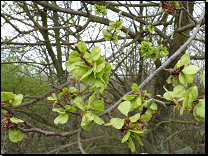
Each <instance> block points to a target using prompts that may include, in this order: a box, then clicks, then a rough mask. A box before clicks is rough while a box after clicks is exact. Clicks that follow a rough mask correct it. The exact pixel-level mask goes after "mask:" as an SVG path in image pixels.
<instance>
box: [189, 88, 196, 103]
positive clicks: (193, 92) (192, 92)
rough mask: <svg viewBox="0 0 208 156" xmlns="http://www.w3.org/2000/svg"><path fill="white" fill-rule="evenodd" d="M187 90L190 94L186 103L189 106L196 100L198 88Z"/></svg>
mask: <svg viewBox="0 0 208 156" xmlns="http://www.w3.org/2000/svg"><path fill="white" fill-rule="evenodd" d="M189 90H190V93H189V100H188V103H189V104H190V105H191V104H192V102H193V101H194V100H196V99H197V97H198V87H197V86H193V87H191V88H189Z"/></svg>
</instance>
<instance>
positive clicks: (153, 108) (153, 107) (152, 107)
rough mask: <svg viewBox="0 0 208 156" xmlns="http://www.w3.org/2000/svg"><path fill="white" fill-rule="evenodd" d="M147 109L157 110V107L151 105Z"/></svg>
mask: <svg viewBox="0 0 208 156" xmlns="http://www.w3.org/2000/svg"><path fill="white" fill-rule="evenodd" d="M149 108H150V109H152V110H157V105H156V104H155V103H152V104H151V106H150V107H149Z"/></svg>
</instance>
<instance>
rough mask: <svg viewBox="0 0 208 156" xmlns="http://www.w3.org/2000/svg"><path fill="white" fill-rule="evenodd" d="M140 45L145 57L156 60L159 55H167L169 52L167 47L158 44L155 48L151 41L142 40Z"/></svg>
mask: <svg viewBox="0 0 208 156" xmlns="http://www.w3.org/2000/svg"><path fill="white" fill-rule="evenodd" d="M139 47H140V48H141V54H142V56H143V57H144V59H148V58H152V60H153V61H156V59H158V58H159V57H166V56H167V55H168V54H169V52H168V51H167V48H166V47H163V46H158V47H157V49H155V48H154V47H153V46H152V43H151V42H146V41H142V42H141V44H139Z"/></svg>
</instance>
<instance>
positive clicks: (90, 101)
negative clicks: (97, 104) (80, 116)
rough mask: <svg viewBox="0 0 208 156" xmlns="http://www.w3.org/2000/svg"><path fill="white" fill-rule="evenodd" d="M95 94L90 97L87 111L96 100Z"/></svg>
mask: <svg viewBox="0 0 208 156" xmlns="http://www.w3.org/2000/svg"><path fill="white" fill-rule="evenodd" d="M95 94H96V93H95V92H94V93H93V94H92V95H91V96H90V97H89V102H88V106H87V110H88V109H89V108H90V105H91V103H92V101H93V100H94V98H95Z"/></svg>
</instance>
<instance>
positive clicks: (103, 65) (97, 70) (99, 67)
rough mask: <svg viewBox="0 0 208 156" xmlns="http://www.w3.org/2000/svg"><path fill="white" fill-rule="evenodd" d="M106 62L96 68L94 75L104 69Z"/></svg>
mask: <svg viewBox="0 0 208 156" xmlns="http://www.w3.org/2000/svg"><path fill="white" fill-rule="evenodd" d="M105 64H106V62H103V63H101V64H99V65H98V66H97V69H96V71H95V72H96V73H99V72H100V71H101V70H102V69H104V67H105ZM103 71H104V70H103Z"/></svg>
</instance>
